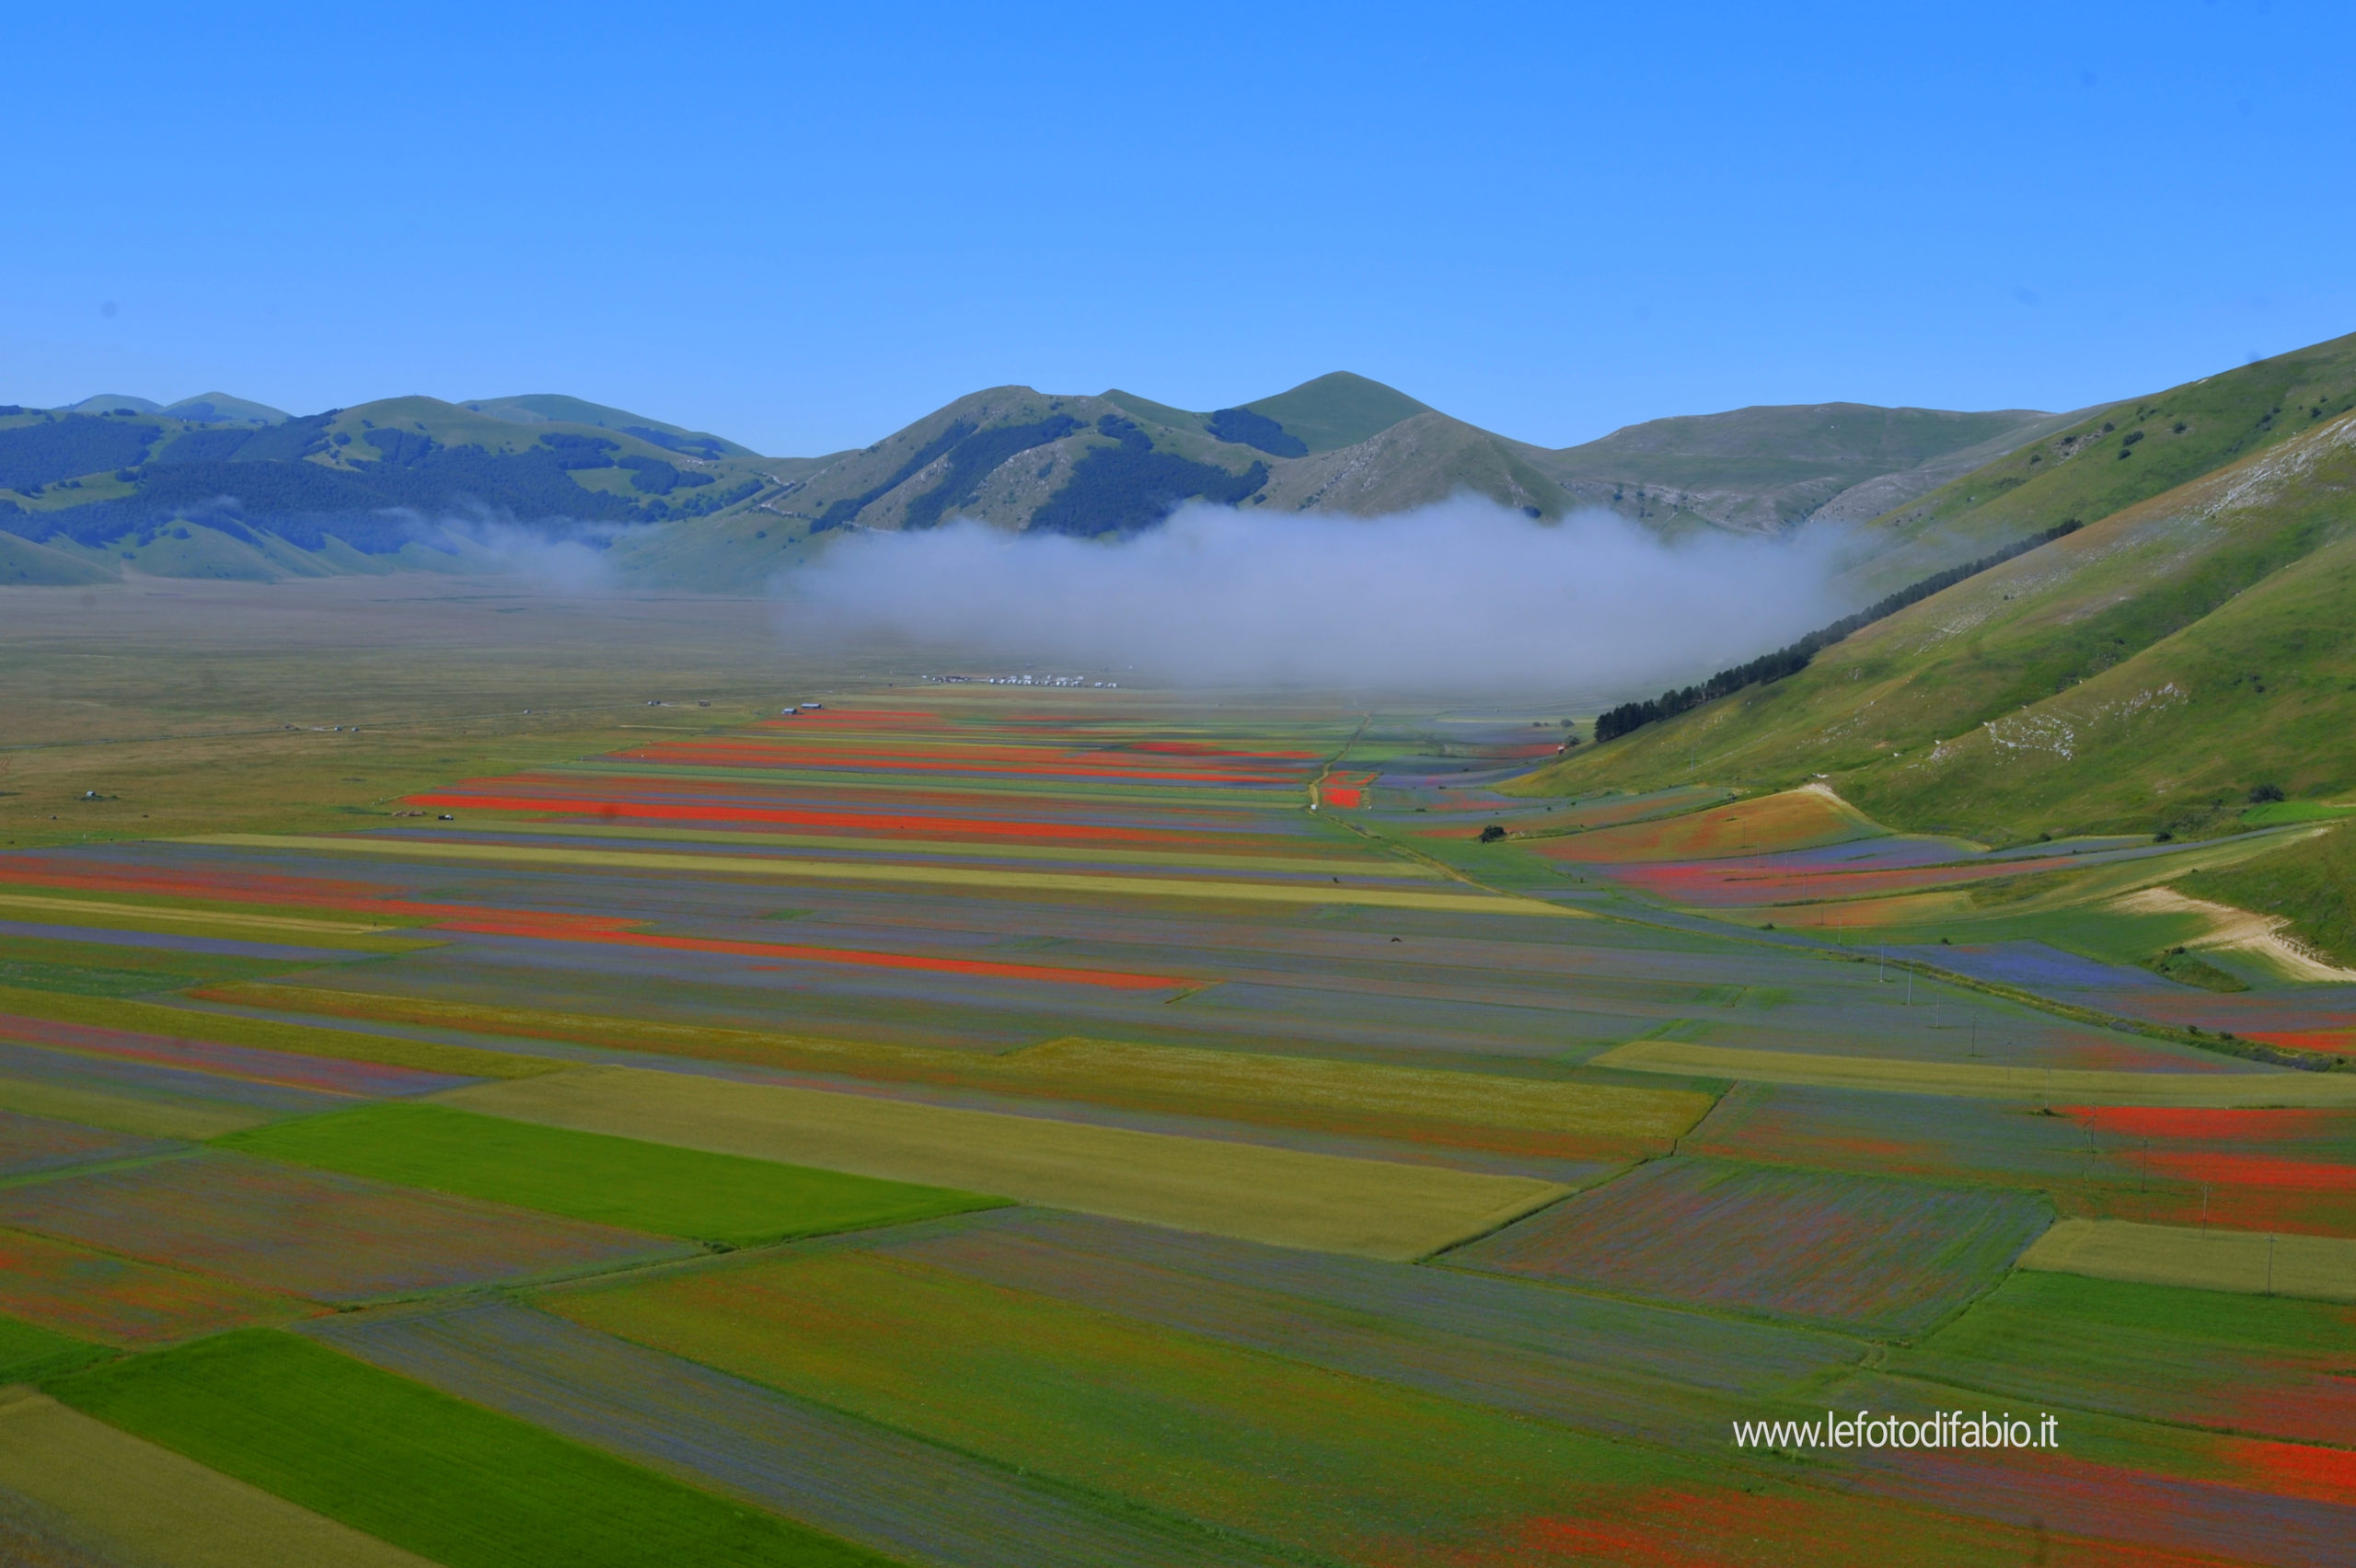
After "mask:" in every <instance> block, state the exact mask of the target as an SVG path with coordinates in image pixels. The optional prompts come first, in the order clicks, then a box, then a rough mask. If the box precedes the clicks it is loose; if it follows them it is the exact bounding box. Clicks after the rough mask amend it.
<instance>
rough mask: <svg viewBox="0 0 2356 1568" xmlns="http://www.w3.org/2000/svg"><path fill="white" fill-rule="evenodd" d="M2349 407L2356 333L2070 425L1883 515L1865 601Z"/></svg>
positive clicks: (2098, 513)
mask: <svg viewBox="0 0 2356 1568" xmlns="http://www.w3.org/2000/svg"><path fill="white" fill-rule="evenodd" d="M2350 409H2356V334H2351V335H2350V336H2348V337H2344V338H2335V339H2333V340H2330V341H2328V342H2324V343H2317V344H2316V345H2314V346H2313V347H2311V348H2305V349H2300V350H2297V351H2295V352H2291V353H2287V354H2280V355H2277V356H2276V357H2274V358H2273V359H2269V360H2260V361H2258V363H2253V364H2246V365H2243V366H2241V367H2239V368H2237V369H2235V370H2229V371H2223V372H2221V373H2219V374H2217V375H2208V376H2203V377H2201V378H2200V380H2198V381H2191V382H2187V383H2186V384H2185V385H2183V386H2176V387H2171V388H2169V389H2168V390H2166V391H2165V392H2159V393H2154V394H2153V395H2151V396H2149V397H2144V398H2132V399H2130V400H2128V401H2125V402H2121V403H2118V404H2114V405H2112V406H2110V407H2109V408H2107V409H2100V410H2096V411H2092V412H2088V413H2086V414H2085V415H2084V416H2083V417H2080V418H2074V419H2071V420H2069V421H2066V422H2065V423H2063V424H2062V425H2061V428H2059V429H2053V430H2048V431H2045V432H2041V433H2040V434H2039V435H2038V438H2037V439H2035V440H2032V441H2028V442H2027V443H2025V444H2022V445H2020V446H2019V447H2018V448H2017V449H2015V450H2014V451H2012V452H2010V453H2008V454H2006V455H2003V456H2000V457H1997V458H1996V459H1995V460H1993V461H1992V462H1989V463H1987V464H1984V465H1983V466H1981V467H1976V468H1974V469H1973V470H1971V471H1970V472H1969V473H1968V474H1964V475H1960V476H1958V477H1957V478H1953V479H1951V480H1949V481H1947V482H1946V483H1944V484H1942V485H1941V486H1940V487H1939V488H1937V489H1935V490H1931V491H1930V492H1929V493H1927V494H1925V495H1923V496H1922V497H1921V498H1920V499H1918V500H1915V501H1914V502H1911V504H1908V505H1904V506H1901V507H1899V508H1896V509H1894V510H1891V511H1889V512H1888V513H1887V514H1886V515H1884V516H1882V517H1880V518H1879V519H1878V520H1877V521H1876V522H1875V523H1874V524H1873V525H1871V527H1870V528H1869V529H1868V530H1867V533H1868V535H1869V536H1870V544H1871V548H1872V554H1873V564H1872V567H1871V569H1870V575H1869V577H1868V578H1866V579H1863V580H1861V582H1860V588H1861V593H1860V596H1861V597H1866V596H1870V594H1866V593H1864V592H1862V590H1863V589H1864V588H1866V587H1873V588H1875V589H1876V590H1877V591H1878V590H1880V589H1886V588H1887V587H1888V586H1891V585H1894V584H1896V583H1898V582H1907V581H1911V580H1912V579H1914V578H1917V577H1922V576H1926V575H1928V574H1929V573H1930V572H1932V571H1937V570H1939V569H1940V568H1942V567H1945V566H1948V565H1952V564H1953V563H1955V562H1957V561H1959V560H1967V559H1972V558H1974V557H1977V556H1981V555H1984V554H1986V553H1987V552H1988V551H1990V550H1991V549H1993V548H1997V547H1998V546H2001V545H2004V544H2005V543H2007V542H2009V541H2011V540H2013V539H2016V538H2020V537H2022V536H2026V535H2029V534H2033V533H2037V532H2038V531H2039V530H2041V529H2045V528H2050V527H2052V526H2053V525H2056V524H2059V523H2061V522H2065V521H2067V520H2068V519H2071V518H2076V519H2077V520H2079V521H2080V522H2082V523H2093V522H2096V521H2098V520H2099V519H2101V518H2104V517H2108V516H2109V515H2110V514H2111V513H2114V512H2117V511H2119V510H2120V509H2121V508H2124V507H2128V506H2132V505H2134V504H2135V503H2136V502H2142V501H2146V500H2149V499H2150V498H2152V497H2154V496H2157V495H2162V494H2165V492H2167V491H2168V490H2174V489H2175V488H2176V487H2177V486H2178V485H2182V484H2186V483H2189V481H2191V480H2193V479H2196V478H2200V477H2201V476H2202V475H2204V474H2208V473H2211V472H2213V471H2214V470H2216V469H2218V468H2221V467H2224V466H2225V465H2227V464H2230V463H2234V462H2236V461H2239V460H2240V459H2242V458H2245V457H2246V456H2248V455H2251V454H2253V453H2258V452H2263V451H2267V450H2269V449H2270V448H2272V447H2275V446H2278V445H2280V444H2282V443H2283V442H2285V441H2288V440H2291V439H2292V438H2293V437H2295V436H2297V435H2299V434H2301V433H2302V432H2307V431H2311V430H2313V429H2315V428H2316V426H2317V425H2319V424H2321V423H2322V422H2323V421H2327V420H2328V419H2331V418H2333V417H2334V416H2336V415H2339V414H2342V413H2346V412H2348V411H2349V410H2350Z"/></svg>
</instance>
